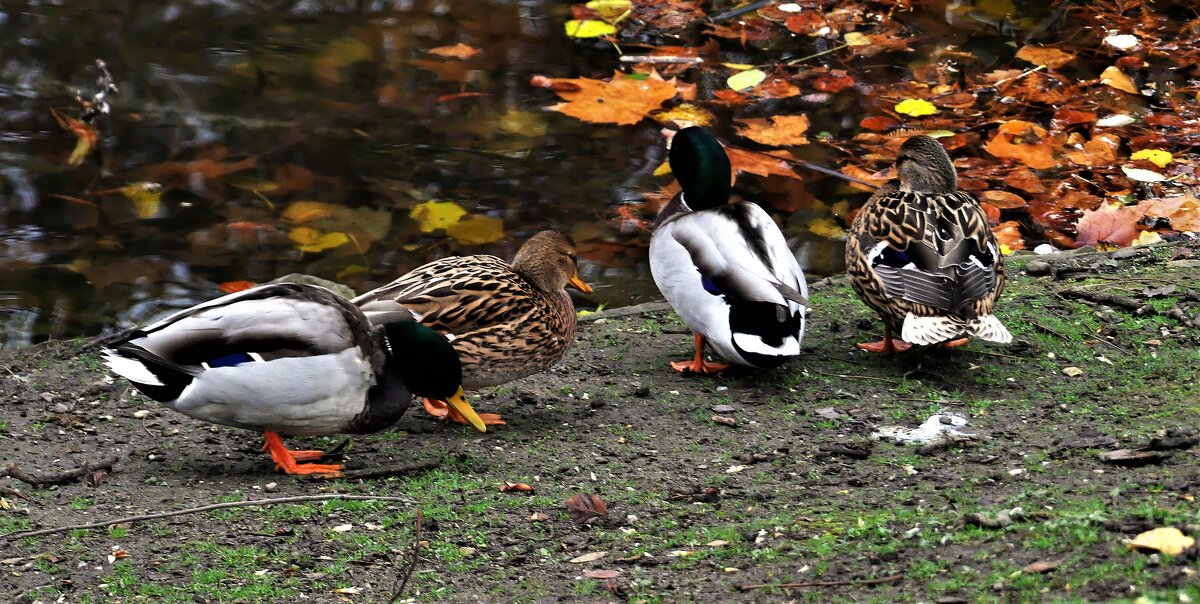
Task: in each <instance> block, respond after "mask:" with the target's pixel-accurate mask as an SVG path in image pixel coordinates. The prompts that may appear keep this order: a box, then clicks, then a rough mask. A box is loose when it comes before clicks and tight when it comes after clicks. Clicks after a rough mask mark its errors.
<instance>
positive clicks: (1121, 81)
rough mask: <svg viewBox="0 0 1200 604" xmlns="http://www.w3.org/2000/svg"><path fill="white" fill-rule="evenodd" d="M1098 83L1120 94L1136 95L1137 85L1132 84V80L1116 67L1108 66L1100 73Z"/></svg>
mask: <svg viewBox="0 0 1200 604" xmlns="http://www.w3.org/2000/svg"><path fill="white" fill-rule="evenodd" d="M1100 83H1101V84H1106V85H1108V86H1112V87H1113V88H1116V89H1117V90H1120V91H1122V92H1128V93H1129V94H1137V93H1138V88H1137V84H1134V83H1133V80H1132V79H1130V77H1129V76H1127V75H1125V72H1124V71H1121V68H1120V67H1117V66H1116V65H1109V66H1108V68H1107V69H1105V70H1104V71H1103V72H1101V73H1100Z"/></svg>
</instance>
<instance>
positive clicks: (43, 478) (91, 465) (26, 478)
mask: <svg viewBox="0 0 1200 604" xmlns="http://www.w3.org/2000/svg"><path fill="white" fill-rule="evenodd" d="M117 459H119V458H117V457H109V458H106V459H101V460H100V461H97V462H91V461H85V462H83V465H81V466H79V467H78V468H75V469H72V470H67V471H65V472H54V473H50V474H35V473H33V472H30V471H28V470H24V469H22V468H21V467H20V466H18V465H17V464H16V463H15V462H13V463H9V464H6V465H5V466H4V467H2V468H0V478H3V477H5V476H11V477H13V478H16V479H17V480H20V481H21V482H23V483H25V484H29V485H33V486H35V487H40V486H42V485H44V484H59V483H63V482H67V481H68V480H75V479H76V478H79V477H80V476H83V475H85V474H88V473H89V472H93V471H95V470H111V469H112V467H113V464H115V463H117Z"/></svg>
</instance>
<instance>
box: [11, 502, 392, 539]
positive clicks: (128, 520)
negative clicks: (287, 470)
mask: <svg viewBox="0 0 1200 604" xmlns="http://www.w3.org/2000/svg"><path fill="white" fill-rule="evenodd" d="M330 499H347V500H357V501H402V502H405V503H407V502H409V501H410V500H409V499H406V498H404V497H384V496H375V495H343V494H341V493H329V494H327V495H297V496H295V497H277V498H274V499H254V500H250V501H226V502H224V503H214V504H212V505H202V506H200V507H198V508H187V509H183V510H175V511H173V512H155V513H153V514H143V515H141V516H126V517H125V518H117V519H116V520H105V521H104V522H93V523H91V524H76V525H72V526H60V527H58V528H50V529H41V530H37V531H17V532H15V533H7V534H4V535H0V539H7V540H13V539H21V538H23V537H38V536H41V535H51V534H54V533H65V532H67V531H74V530H85V529H94V528H104V527H106V526H112V525H114V524H130V523H133V522H144V521H146V520H157V519H159V518H170V517H172V516H183V515H185V514H195V513H198V512H208V511H211V510H224V509H227V508H243V507H250V506H254V505H276V504H279V503H299V502H301V501H326V500H330Z"/></svg>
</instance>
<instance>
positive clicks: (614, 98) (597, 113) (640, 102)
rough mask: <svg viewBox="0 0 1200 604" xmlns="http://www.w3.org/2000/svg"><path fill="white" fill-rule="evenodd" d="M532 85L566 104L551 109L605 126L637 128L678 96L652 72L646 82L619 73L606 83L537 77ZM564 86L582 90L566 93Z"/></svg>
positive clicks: (672, 88) (669, 85) (531, 80)
mask: <svg viewBox="0 0 1200 604" xmlns="http://www.w3.org/2000/svg"><path fill="white" fill-rule="evenodd" d="M547 80H548V82H547ZM530 84H533V85H535V86H544V87H548V88H550V89H551V90H554V92H555V93H557V94H558V96H560V97H562V98H563V100H565V101H566V102H565V103H559V104H557V105H553V106H551V107H549V109H552V110H554V111H558V112H560V113H563V114H566V115H569V116H571V117H574V118H577V119H580V120H583V121H585V122H593V123H603V124H623V125H631V124H636V123H638V122H640V121H642V118H644V117H646V114H648V113H650V112H651V111H654V110H655V109H658V108H659V107H660V106H662V104H663V103H664V102H666V101H667V100H668V99H670V98H672V97H674V96H675V95H676V93H678V92H679V90H678V88H676V86H675V80H674V79H672V80H670V81H665V80H663V79H662V77H661V76H659V75H658V72H651V73H650V75H649V76H647V77H645V78H638V77H631V76H626V75H622V74H620V73H617V74H615V75H614V76H613V78H612V80H610V81H607V82H606V81H604V80H593V79H590V78H575V79H569V78H561V79H557V78H545V77H542V76H534V78H532V79H530ZM562 84H571V85H574V86H578V87H579V89H578V90H564V89H562V88H563V86H562Z"/></svg>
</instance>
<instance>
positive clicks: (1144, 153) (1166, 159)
mask: <svg viewBox="0 0 1200 604" xmlns="http://www.w3.org/2000/svg"><path fill="white" fill-rule="evenodd" d="M1129 157H1130V159H1144V160H1146V161H1148V162H1150V163H1152V164H1154V165H1156V166H1158V167H1160V168H1165V167H1167V164H1169V163H1171V160H1172V159H1174V158H1173V157H1172V156H1171V152H1170V151H1163V150H1162V149H1142V150H1141V151H1138V152H1136V153H1134V154H1133V155H1131V156H1129Z"/></svg>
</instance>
